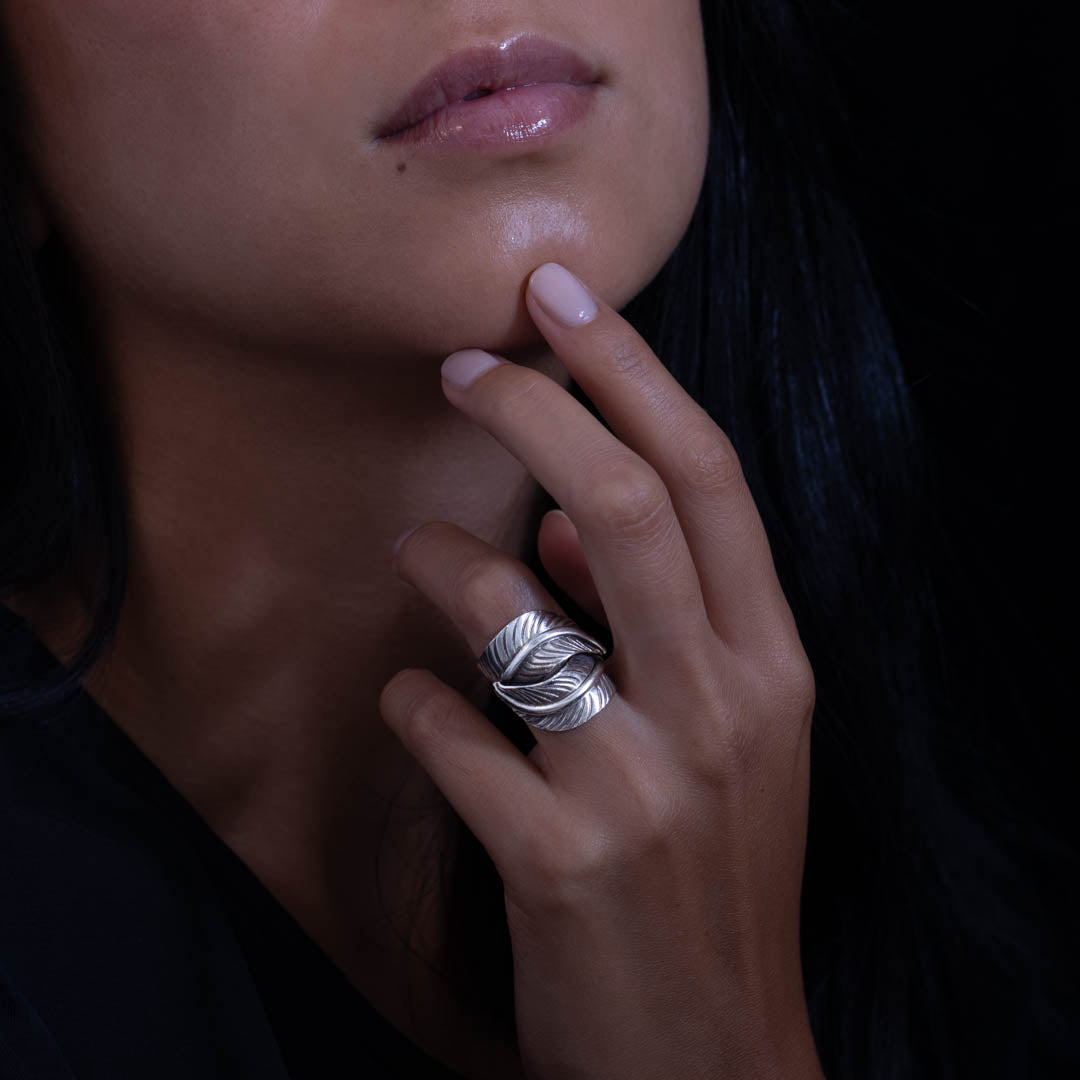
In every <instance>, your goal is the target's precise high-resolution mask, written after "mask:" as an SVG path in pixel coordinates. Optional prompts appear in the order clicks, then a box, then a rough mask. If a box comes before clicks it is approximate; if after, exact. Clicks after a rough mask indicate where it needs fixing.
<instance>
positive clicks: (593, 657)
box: [479, 611, 615, 731]
mask: <svg viewBox="0 0 1080 1080" xmlns="http://www.w3.org/2000/svg"><path fill="white" fill-rule="evenodd" d="M608 655H609V652H608V650H607V649H605V648H604V646H603V645H601V644H600V642H599V641H597V640H596V638H594V637H592V636H591V635H590V634H587V633H585V631H584V630H582V629H581V627H580V626H578V625H577V623H575V622H574V621H573V619H568V618H567V617H566V616H565V615H558V614H556V613H555V612H554V611H526V612H525V613H524V614H523V615H519V616H518V617H517V618H516V619H512V620H511V621H510V622H508V623H507V624H506V625H505V626H504V627H503V628H502V629H501V630H500V631H499V632H498V633H497V634H496V635H495V636H494V637H493V638H492V639H491V641H489V642H488V645H487V648H485V649H484V652H483V655H482V656H481V657H480V661H479V668H480V670H481V671H482V672H483V673H484V676H485V677H486V678H487V679H490V680H491V682H492V683H493V684H494V690H495V693H496V694H498V695H499V697H500V698H502V699H503V701H505V702H506V703H507V704H508V705H509V706H510V708H511V709H513V710H514V712H515V713H517V715H518V716H520V717H521V719H522V720H524V721H525V722H526V723H527V724H530V725H531V726H532V727H535V728H540V729H541V730H543V731H569V730H571V728H576V727H579V726H580V725H581V724H584V723H585V722H586V721H587V720H591V719H592V718H593V717H594V716H595V715H596V714H597V713H598V712H599V711H600V710H601V709H602V708H603V707H604V706H605V705H606V704H607V703H608V702H609V701H610V700H611V699H612V697H613V696H614V695H615V685H614V683H612V681H611V678H610V677H609V676H608V675H607V673H606V672H605V671H604V663H605V660H606V658H607V656H608Z"/></svg>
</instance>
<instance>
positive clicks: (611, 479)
mask: <svg viewBox="0 0 1080 1080" xmlns="http://www.w3.org/2000/svg"><path fill="white" fill-rule="evenodd" d="M589 505H590V506H591V507H592V508H593V514H594V515H595V516H596V517H597V518H598V519H599V520H600V521H602V522H603V523H604V526H605V527H606V528H607V529H608V530H611V531H614V532H619V533H630V534H632V535H634V536H640V535H643V534H645V535H647V534H651V533H652V532H654V531H655V530H656V528H657V527H658V525H659V524H660V523H661V522H662V521H663V520H665V516H666V515H667V514H668V513H669V512H670V510H671V499H670V497H669V495H668V492H667V488H666V487H665V486H664V483H663V481H662V480H661V479H660V477H659V475H658V474H657V473H656V471H655V470H654V469H652V468H651V467H649V466H647V465H643V464H637V463H630V464H625V463H624V464H620V465H617V466H614V467H612V468H610V469H609V470H608V471H607V473H606V475H604V476H602V477H601V478H599V479H596V480H594V486H593V488H592V491H591V494H590V496H589Z"/></svg>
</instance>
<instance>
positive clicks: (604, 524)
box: [380, 264, 821, 1080]
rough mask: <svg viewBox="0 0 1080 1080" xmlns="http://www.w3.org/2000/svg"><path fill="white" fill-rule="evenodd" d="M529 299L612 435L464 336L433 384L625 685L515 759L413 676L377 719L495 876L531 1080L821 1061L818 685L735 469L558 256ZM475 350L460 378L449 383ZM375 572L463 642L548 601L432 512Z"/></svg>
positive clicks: (621, 323) (533, 284)
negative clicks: (508, 459) (812, 963)
mask: <svg viewBox="0 0 1080 1080" xmlns="http://www.w3.org/2000/svg"><path fill="white" fill-rule="evenodd" d="M575 289H576V290H577V291H576V292H575ZM560 296H561V298H562V305H561V306H562V308H563V309H564V310H565V314H564V316H563V320H564V321H560V318H559V314H558V310H557V309H558V307H559V304H558V300H559V297H560ZM526 303H527V306H528V309H529V311H530V313H531V315H532V318H533V319H534V321H535V322H536V325H537V326H538V327H539V329H540V331H541V333H542V334H543V335H544V337H545V338H546V340H547V342H548V344H549V345H550V346H551V348H552V350H553V351H554V353H555V354H556V355H557V356H558V357H559V358H560V360H561V361H562V362H563V364H564V365H565V367H566V369H567V371H568V372H569V373H570V375H571V377H572V378H573V379H574V380H575V381H576V382H577V383H578V385H579V386H580V387H581V389H582V390H584V392H585V393H586V394H587V395H588V396H589V397H590V398H591V400H592V401H593V402H594V403H595V404H596V406H597V408H598V409H599V411H600V412H601V413H602V415H603V416H604V417H605V418H606V419H607V421H608V422H609V423H610V425H611V427H612V429H613V431H614V433H615V434H612V433H611V432H609V431H608V430H607V429H605V427H604V426H603V424H601V423H599V422H598V421H597V420H596V419H595V417H593V416H592V415H590V413H589V412H588V410H586V409H585V408H584V407H583V406H582V405H581V404H580V403H579V402H577V401H576V400H574V398H573V397H572V396H571V395H570V394H569V393H567V392H566V391H565V390H563V389H562V387H561V386H559V385H558V384H557V383H555V382H554V381H553V380H551V379H549V378H547V377H545V376H543V375H541V374H539V373H538V372H536V371H533V370H531V369H529V368H525V367H521V366H518V365H515V364H510V363H507V362H505V361H501V362H500V361H499V360H498V359H497V358H491V357H487V359H486V360H484V357H486V356H487V354H479V353H477V352H476V351H475V350H471V351H468V352H466V353H464V354H461V353H459V354H455V355H454V357H451V358H450V359H449V360H448V361H447V363H446V364H445V365H444V368H443V388H444V392H445V393H446V396H447V397H448V399H449V400H450V401H451V402H452V403H453V404H454V405H455V406H456V407H457V408H459V409H461V410H462V411H463V412H465V413H466V414H467V415H468V416H469V417H470V418H472V419H473V420H474V421H475V422H476V423H478V424H480V425H481V426H482V427H484V428H485V429H486V430H487V431H489V432H490V433H491V434H492V435H493V436H494V437H495V438H497V439H498V440H499V441H500V442H501V443H502V444H503V445H504V446H505V447H506V448H507V449H508V450H509V451H510V452H511V453H512V454H514V456H515V457H517V458H518V459H519V460H520V461H521V462H522V463H523V464H524V465H526V466H527V467H528V469H529V470H530V472H531V473H532V474H533V476H534V477H535V478H536V479H537V481H538V482H539V483H540V484H541V485H542V486H543V487H544V488H545V489H546V490H547V491H548V492H549V493H550V494H551V495H552V496H553V498H554V499H555V500H556V501H557V502H558V503H559V505H560V506H561V507H563V508H564V509H565V512H566V515H568V518H567V517H566V516H564V515H562V514H560V513H558V512H552V513H551V514H548V515H547V516H545V518H544V521H543V523H542V525H541V536H540V551H541V558H542V560H543V561H544V565H545V566H546V567H547V568H548V571H549V572H550V573H551V575H552V577H553V579H554V580H555V581H556V582H558V584H559V585H560V587H561V588H564V589H565V590H566V592H567V594H568V595H570V596H571V597H573V599H574V600H575V601H576V602H578V603H580V604H581V605H582V607H583V608H584V609H585V610H588V611H590V613H592V614H594V615H595V616H596V617H597V618H598V619H599V620H600V621H601V622H602V623H603V624H605V625H606V626H607V627H608V628H609V630H610V632H611V636H612V641H613V651H612V655H611V657H610V658H609V660H608V662H607V672H608V674H609V675H610V676H611V678H612V680H613V681H614V684H615V687H616V689H617V694H616V695H615V697H614V698H613V699H612V700H611V702H609V704H608V705H607V706H605V708H604V709H603V710H602V711H601V712H600V713H598V714H597V715H596V716H595V717H593V718H592V719H591V720H590V721H588V722H587V723H585V724H584V725H582V726H581V727H578V728H575V729H573V730H571V731H566V732H557V733H554V732H552V733H549V732H544V731H539V730H535V729H534V734H535V735H536V738H537V745H536V746H535V747H534V748H533V750H532V751H531V753H530V754H529V755H528V756H525V755H522V754H521V753H520V752H519V751H518V750H517V749H516V748H515V747H514V746H513V745H512V744H511V743H510V742H509V740H507V739H506V738H505V737H504V736H503V735H501V734H500V733H499V732H498V731H497V730H496V729H495V728H494V727H493V726H492V725H491V724H490V723H489V721H488V720H487V718H486V717H485V716H484V715H483V714H482V713H480V712H479V711H478V710H477V709H476V708H474V707H473V705H472V704H470V703H469V702H468V701H467V700H466V699H465V698H464V697H463V696H462V695H461V694H459V693H457V691H455V690H453V689H452V688H450V687H448V686H447V685H446V684H445V683H443V682H441V681H440V680H439V679H438V678H436V676H435V675H433V674H432V673H431V672H429V671H424V670H417V669H408V670H406V671H402V672H399V673H398V674H397V675H395V676H394V677H393V678H392V679H391V680H390V681H389V682H388V683H387V684H386V686H385V687H384V688H383V691H382V694H381V697H380V708H381V710H382V713H383V717H384V719H385V721H386V723H387V724H388V725H389V726H390V727H391V728H392V729H393V730H394V731H395V732H396V733H397V735H398V736H399V738H400V739H401V740H402V742H403V744H404V745H405V747H406V748H407V749H408V750H409V751H410V753H412V754H413V755H414V756H415V757H416V758H417V760H418V761H419V762H420V763H421V765H422V766H423V767H424V768H425V769H426V770H427V772H428V773H429V774H430V775H431V777H432V779H433V780H434V782H435V783H436V784H437V785H438V786H439V788H440V790H441V791H442V792H443V794H444V795H445V796H446V798H447V799H448V801H449V802H450V803H451V804H452V805H453V807H454V808H455V810H456V811H457V812H458V813H459V814H460V815H461V817H462V818H463V819H464V821H465V822H466V824H467V825H468V826H469V827H470V829H472V831H473V832H474V833H475V834H476V836H477V838H478V839H479V840H480V842H481V843H482V844H483V845H484V847H485V848H486V850H487V851H488V853H489V854H490V856H491V858H492V860H493V862H494V863H495V866H496V867H497V869H498V871H499V873H500V875H501V876H502V880H503V884H504V886H505V900H506V911H507V919H508V924H509V929H510V934H511V940H512V944H513V953H514V985H515V1001H516V1018H517V1028H518V1043H519V1047H520V1050H521V1054H522V1060H523V1062H524V1065H525V1068H526V1071H527V1074H528V1075H529V1076H531V1077H537V1078H541V1080H559V1078H563V1077H574V1078H575V1080H581V1078H592V1077H595V1078H597V1080H600V1078H603V1080H637V1078H646V1077H648V1078H650V1080H651V1078H655V1080H670V1078H672V1077H680V1078H686V1080H689V1078H706V1077H708V1078H713V1077H716V1078H720V1077H724V1078H742V1077H766V1076H768V1077H772V1076H775V1077H781V1076H782V1077H785V1078H788V1080H790V1078H801V1077H821V1071H820V1066H819V1064H818V1061H817V1056H816V1053H815V1050H814V1044H813V1037H812V1034H811V1031H810V1025H809V1020H808V1016H807V1010H806V1001H805V995H804V990H803V982H802V969H801V963H800V955H799V900H800V890H801V884H802V871H803V860H804V856H805V849H806V827H807V812H808V799H809V782H810V721H811V714H812V712H813V705H814V680H813V675H812V672H811V670H810V665H809V662H808V661H807V658H806V654H805V651H804V650H803V648H802V645H801V643H800V640H799V635H798V632H797V630H796V627H795V622H794V619H793V617H792V614H791V610H790V608H789V607H788V604H787V602H786V600H785V598H784V595H783V592H782V590H781V588H780V584H779V582H778V580H777V577H776V572H775V570H774V567H773V562H772V556H771V554H770V551H769V545H768V541H767V539H766V536H765V532H764V529H763V528H762V524H761V520H760V518H759V516H758V513H757V509H756V507H755V505H754V502H753V499H752V498H751V495H750V492H749V489H748V488H747V486H746V483H745V481H744V479H743V476H742V473H741V470H740V468H739V463H738V459H737V457H736V455H735V453H734V451H733V449H732V446H731V443H730V442H729V440H728V439H727V437H726V436H725V435H724V434H723V432H722V431H721V430H720V429H719V428H718V427H717V426H716V425H715V424H714V423H713V421H712V420H711V418H710V417H709V415H708V414H707V413H706V412H705V411H704V410H703V409H702V408H701V407H700V406H699V405H697V403H696V402H694V401H693V400H692V399H691V398H690V397H689V396H688V395H687V394H686V393H685V392H684V391H683V389H682V388H681V387H680V386H679V384H678V383H677V382H676V380H675V379H674V378H673V377H672V376H671V375H670V374H669V372H668V371H667V370H666V369H665V368H664V366H663V365H662V364H661V363H660V361H659V360H658V359H657V357H656V356H655V355H654V354H653V353H652V351H651V350H650V349H649V348H648V346H647V345H646V344H645V342H644V341H643V340H642V339H641V337H640V336H639V335H638V334H637V333H636V332H635V331H634V329H633V328H632V327H631V326H630V325H629V324H628V323H627V322H626V321H625V320H624V319H622V318H621V317H620V316H619V315H618V313H617V312H615V311H614V310H613V309H612V308H611V307H609V306H608V305H607V304H605V303H604V302H603V301H601V300H599V299H598V298H596V297H594V296H592V294H591V293H590V292H588V291H587V290H584V289H583V287H582V286H581V285H580V283H578V282H577V281H576V279H574V278H572V277H571V276H570V275H568V274H567V273H566V271H564V270H562V269H561V268H558V267H553V266H552V265H551V264H548V265H547V266H545V267H543V268H541V270H540V271H538V272H537V273H535V274H533V275H532V277H531V278H530V282H529V287H528V289H527V292H526ZM594 311H595V315H594V316H593V312H594ZM590 316H592V317H590ZM477 361H480V362H482V363H486V364H489V365H491V366H489V367H488V368H487V369H486V370H484V371H482V372H481V373H480V374H479V375H477V376H476V378H475V380H474V381H473V382H471V384H469V385H467V386H462V385H456V384H455V382H453V381H450V379H449V378H448V377H447V376H454V375H455V374H456V375H457V376H458V377H460V376H461V372H462V365H463V364H464V365H468V364H469V362H472V364H473V365H474V366H475V364H476V362H477ZM395 569H396V572H397V573H398V574H399V575H400V576H402V577H403V578H404V579H405V580H407V581H408V582H410V583H411V584H412V585H414V586H415V587H416V588H418V589H419V590H420V591H421V592H423V593H424V594H425V595H426V596H427V597H428V598H429V599H430V600H431V601H432V602H433V603H435V604H436V605H437V606H438V607H440V608H441V609H442V610H443V611H445V612H446V614H447V615H449V616H450V617H451V618H452V619H453V621H454V622H455V624H456V625H457V626H458V627H459V628H460V629H461V632H462V634H463V635H464V636H465V638H466V639H467V641H468V643H469V645H470V646H471V648H472V650H473V653H474V655H475V656H477V657H479V656H480V654H481V652H482V651H483V649H484V646H485V645H487V643H488V641H490V639H491V638H492V637H494V635H495V634H496V633H497V632H498V631H499V630H500V629H501V628H502V627H503V626H504V625H505V624H506V623H508V622H509V621H510V620H511V619H513V618H515V617H516V616H517V615H519V614H521V613H522V612H523V611H525V610H529V609H532V608H545V609H547V610H550V611H555V612H559V613H561V612H562V609H561V608H560V607H559V606H558V605H557V604H556V602H555V601H554V600H553V599H552V597H551V596H550V594H549V593H548V592H547V591H546V590H545V589H544V588H543V587H542V586H541V585H540V583H539V582H538V581H537V579H536V577H535V576H534V575H533V574H532V573H531V572H530V571H529V570H528V569H527V568H526V567H525V566H524V565H522V563H521V562H519V561H518V560H516V559H514V558H511V557H510V556H509V555H507V554H505V553H504V552H501V551H499V550H497V549H496V548H494V547H492V546H490V545H488V544H486V543H484V542H483V541H481V540H479V539H478V538H477V537H475V536H473V535H472V534H470V533H468V532H466V531H465V530H463V529H461V528H459V527H458V526H456V525H453V524H450V523H447V522H435V523H428V524H425V525H423V526H421V527H420V528H419V529H418V530H416V531H414V532H413V533H412V534H411V535H409V536H408V537H407V538H406V539H405V541H404V543H403V545H402V546H401V548H400V550H399V551H398V553H397V555H396V558H395Z"/></svg>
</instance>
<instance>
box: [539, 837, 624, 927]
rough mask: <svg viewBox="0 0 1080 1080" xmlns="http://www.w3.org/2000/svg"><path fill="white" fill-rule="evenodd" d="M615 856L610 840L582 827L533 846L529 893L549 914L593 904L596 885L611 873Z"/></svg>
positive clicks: (548, 838) (547, 838)
mask: <svg viewBox="0 0 1080 1080" xmlns="http://www.w3.org/2000/svg"><path fill="white" fill-rule="evenodd" d="M613 859H614V856H613V852H612V843H611V840H610V837H609V836H608V835H607V834H606V833H605V832H604V831H603V830H600V829H593V828H590V827H586V826H581V825H579V826H578V827H577V828H575V829H574V830H573V831H570V830H569V829H567V830H563V831H562V832H561V833H560V834H559V838H558V839H555V838H553V837H551V836H548V837H546V838H545V840H544V842H542V843H537V844H534V845H533V846H532V850H531V851H530V852H529V854H528V856H527V863H528V870H527V872H526V874H525V876H526V877H527V879H528V890H529V893H530V895H531V898H532V900H533V902H534V903H537V904H539V905H541V906H542V907H544V908H545V909H547V910H551V911H554V910H561V911H565V910H571V909H574V908H579V907H581V906H582V905H584V904H588V903H590V898H591V897H593V896H594V895H595V890H596V887H597V885H598V884H599V883H600V882H601V881H602V880H603V879H604V878H605V876H606V875H607V874H608V873H609V872H610V867H611V865H612V862H613Z"/></svg>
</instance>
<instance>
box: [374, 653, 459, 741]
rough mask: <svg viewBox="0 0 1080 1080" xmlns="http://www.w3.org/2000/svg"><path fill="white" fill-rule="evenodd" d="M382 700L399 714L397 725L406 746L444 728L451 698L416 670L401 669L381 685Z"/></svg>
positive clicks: (423, 739)
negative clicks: (432, 685) (383, 685)
mask: <svg viewBox="0 0 1080 1080" xmlns="http://www.w3.org/2000/svg"><path fill="white" fill-rule="evenodd" d="M381 704H382V705H383V707H384V709H385V708H386V707H387V706H389V708H390V709H391V710H392V711H393V713H394V715H395V716H396V717H397V718H398V719H397V722H396V723H395V725H394V727H395V728H396V729H397V731H398V733H399V735H400V737H401V739H402V741H403V742H404V743H405V744H406V747H411V746H419V745H423V744H427V743H429V742H431V741H432V740H433V739H435V738H437V737H438V736H439V735H440V734H441V733H442V732H444V731H445V730H446V728H447V721H448V718H449V717H450V715H451V712H452V708H453V705H452V702H451V701H449V700H448V698H447V695H446V694H443V693H439V691H438V689H437V688H436V689H433V688H432V687H431V686H430V684H428V683H427V680H426V679H424V678H423V677H422V675H421V673H419V672H415V671H413V670H411V669H410V670H406V671H402V672H400V673H399V674H397V675H395V676H394V678H393V679H391V680H390V682H388V683H387V684H386V686H385V687H383V691H382V694H381Z"/></svg>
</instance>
